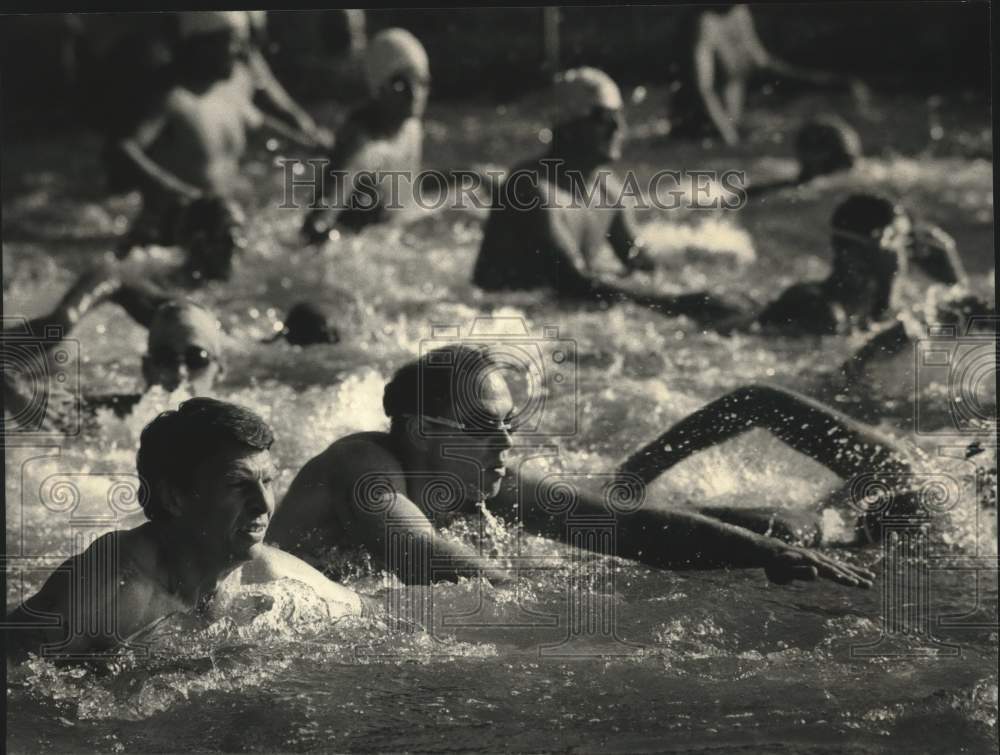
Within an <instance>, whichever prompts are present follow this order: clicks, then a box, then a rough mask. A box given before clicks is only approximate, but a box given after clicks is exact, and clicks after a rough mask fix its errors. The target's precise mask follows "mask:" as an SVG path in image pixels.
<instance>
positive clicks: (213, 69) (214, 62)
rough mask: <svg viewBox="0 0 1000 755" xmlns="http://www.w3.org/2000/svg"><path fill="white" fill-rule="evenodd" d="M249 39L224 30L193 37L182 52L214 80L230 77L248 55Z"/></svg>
mask: <svg viewBox="0 0 1000 755" xmlns="http://www.w3.org/2000/svg"><path fill="white" fill-rule="evenodd" d="M247 47H248V40H247V39H246V38H245V37H244V36H243V35H241V34H239V33H238V32H236V31H230V30H222V31H215V32H208V33H205V34H198V35H196V36H194V37H191V39H189V40H188V41H187V44H186V45H185V49H184V51H183V53H182V54H184V55H186V56H190V58H191V59H192V64H193V65H197V67H198V68H200V69H201V71H202V73H203V74H204V75H205V76H206V77H208V78H211V79H213V80H217V79H228V78H229V77H230V76H232V75H233V69H234V68H235V67H236V63H237V62H238V61H239V60H242V59H244V58H245V57H246V53H247Z"/></svg>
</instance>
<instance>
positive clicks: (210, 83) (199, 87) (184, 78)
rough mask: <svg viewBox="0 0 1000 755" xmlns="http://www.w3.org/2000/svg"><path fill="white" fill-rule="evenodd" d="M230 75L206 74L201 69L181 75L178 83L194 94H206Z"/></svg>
mask: <svg viewBox="0 0 1000 755" xmlns="http://www.w3.org/2000/svg"><path fill="white" fill-rule="evenodd" d="M228 78H229V77H219V76H206V75H205V74H203V73H201V72H200V71H188V72H186V73H183V74H181V75H180V77H179V80H178V83H179V84H180V86H182V87H184V88H185V89H187V90H188V91H189V92H193V93H194V94H205V93H206V92H207V91H208V90H209V89H211V88H212V87H214V86H215V85H216V84H218V83H220V82H223V81H226V80H227V79H228Z"/></svg>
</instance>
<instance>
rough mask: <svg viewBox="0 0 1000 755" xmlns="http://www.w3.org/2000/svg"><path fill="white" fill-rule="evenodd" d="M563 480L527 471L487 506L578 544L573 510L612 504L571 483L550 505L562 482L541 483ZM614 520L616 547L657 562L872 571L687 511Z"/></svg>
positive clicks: (826, 572) (820, 572)
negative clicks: (562, 508) (569, 501)
mask: <svg viewBox="0 0 1000 755" xmlns="http://www.w3.org/2000/svg"><path fill="white" fill-rule="evenodd" d="M560 483H561V480H560V479H559V477H558V475H557V476H555V477H554V478H552V479H551V480H541V481H538V480H532V479H529V478H526V477H522V478H521V479H520V480H517V481H515V480H513V479H512V480H511V481H510V483H509V484H508V485H506V486H505V487H504V489H503V490H502V491H501V494H500V495H499V496H498V497H497V498H496V499H494V501H495V504H494V501H491V503H490V508H491V510H497V511H498V513H503V514H505V515H511V514H514V513H515V512H517V513H519V515H520V518H521V522H522V524H523V525H524V527H525V529H527V530H529V531H531V532H535V533H538V534H540V535H545V536H547V537H552V538H558V539H561V540H564V541H566V542H569V543H570V544H572V545H576V546H578V547H579V546H580V545H581V542H578V541H577V539H576V538H573V534H572V532H571V529H570V526H569V525H571V524H572V521H573V518H574V517H581V516H582V517H587V516H588V515H589V516H594V517H597V518H598V519H599V520H604V521H607V519H608V515H609V513H610V512H609V509H608V507H607V505H606V504H605V501H604V499H603V497H602V496H600V495H594V494H592V493H589V492H587V491H583V490H580V491H575V492H576V495H575V505H574V508H573V509H572V510H571V511H569V512H563V513H561V514H559V515H554V514H552V513H549V512H548V511H546V509H545V508H544V507H543V506H541V505H540V504H539V502H540V501H556V502H561V501H564V500H565V490H564V489H562V490H558V489H553V490H551V491H550V492H547V491H546V490H545V488H546V486H550V485H559V484H560ZM514 491H517V492H514ZM519 501H520V504H521V505H518V503H519ZM614 527H615V533H616V538H617V540H616V542H615V544H614V546H615V555H617V556H621V557H623V558H629V559H633V560H635V561H639V562H641V563H644V564H647V565H648V566H654V567H657V568H661V569H715V568H722V567H733V568H762V569H764V571H765V573H766V574H767V577H768V579H770V580H771V581H772V582H775V583H777V584H787V583H789V582H792V581H794V580H807V581H810V580H815V579H817V578H823V579H829V580H832V581H834V582H838V583H840V584H843V585H849V586H851V587H865V588H867V587H871V585H872V580H873V579H874V574H872V572H870V571H868V570H867V569H862V568H858V567H854V566H850V565H847V564H843V563H840V562H838V561H836V560H834V559H832V558H828V557H826V556H824V555H822V554H819V553H815V552H813V551H810V550H807V549H805V548H798V547H794V546H789V545H786V544H785V543H783V542H781V541H780V540H777V539H776V538H772V537H766V536H763V535H758V534H756V533H754V532H751V531H750V530H748V529H744V528H743V527H737V526H734V525H731V524H726V523H724V522H721V521H719V520H718V519H713V518H710V517H707V516H702V515H700V514H694V513H689V512H686V511H678V510H672V509H662V508H656V509H653V508H652V507H650V506H643V507H640V508H639V510H637V511H635V512H634V513H620V514H616V515H615V516H614ZM582 544H583V547H591V546H592V547H594V548H595V549H598V548H599V549H602V552H604V550H603V549H604V548H606V547H607V544H606V543H604V542H603V541H602V539H601V538H595V539H594V540H593V541H589V540H587V539H584V540H583V541H582Z"/></svg>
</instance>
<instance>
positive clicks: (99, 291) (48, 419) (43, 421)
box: [2, 266, 225, 432]
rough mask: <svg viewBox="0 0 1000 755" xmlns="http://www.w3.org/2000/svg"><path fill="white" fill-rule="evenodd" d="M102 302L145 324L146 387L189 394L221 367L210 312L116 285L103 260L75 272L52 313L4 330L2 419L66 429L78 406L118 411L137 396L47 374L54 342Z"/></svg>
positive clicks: (218, 334) (206, 387) (26, 427)
mask: <svg viewBox="0 0 1000 755" xmlns="http://www.w3.org/2000/svg"><path fill="white" fill-rule="evenodd" d="M123 291H125V292H126V297H123V296H122V292H123ZM140 294H141V295H140ZM129 295H130V297H131V298H130V299H129V300H127V301H126V299H127V298H128V296H129ZM109 301H110V302H116V303H119V304H123V306H126V305H127V306H126V309H127V310H129V311H130V313H131V314H133V316H134V317H136V319H139V320H140V323H141V324H142V325H144V326H146V327H147V328H148V329H149V333H148V337H147V353H146V354H145V355H144V356H143V358H142V375H143V378H144V379H145V382H146V389H147V390H148V389H150V388H152V387H154V386H161V387H162V388H164V389H165V390H167V391H174V390H177V389H178V388H179V387H181V386H182V385H183V386H185V387H186V389H187V390H188V391H189V392H190V393H191V394H192V395H195V396H197V395H204V394H206V393H210V392H211V390H212V387H213V385H214V383H215V381H216V379H217V378H218V377H219V376H220V375H221V374H222V373H223V371H224V369H225V364H224V360H223V349H222V346H223V333H222V329H221V327H220V326H219V322H218V320H217V319H216V317H215V316H214V315H212V314H211V313H210V312H209V311H208V310H206V309H205V308H203V307H201V306H199V305H198V304H195V303H194V302H192V301H188V300H185V299H175V298H171V297H167V296H164V295H162V294H150V293H149V291H148V290H146V291H141V290H139V289H136V288H133V287H129V286H123V285H122V284H121V281H120V280H118V279H117V278H116V277H115V276H114V274H113V273H112V272H109V269H108V268H107V267H102V266H96V267H94V268H92V269H91V270H89V271H88V272H86V273H84V274H83V275H81V276H80V278H79V279H78V280H77V281H76V282H75V283H74V284H73V286H72V287H71V288H70V289H69V291H67V292H66V294H65V295H64V296H63V297H62V299H61V300H60V302H59V303H58V304H57V305H56V307H55V308H54V309H53V310H52V311H51V312H49V313H47V314H45V315H43V316H41V317H37V318H34V319H33V320H31V321H22V322H21V323H19V324H17V325H13V326H10V327H8V328H5V329H4V331H3V334H2V338H3V340H2V343H3V346H4V349H5V351H6V352H8V353H7V354H6V355H5V356H6V358H5V363H6V365H5V369H4V373H3V385H4V404H5V418H6V420H7V421H8V422H10V423H11V424H12V425H13V426H15V427H17V428H19V430H20V431H22V432H25V431H38V430H43V429H44V430H57V429H62V430H64V431H67V430H69V429H70V428H73V427H74V426H75V424H74V423H75V420H76V418H78V417H79V415H80V411H81V410H83V411H84V412H86V413H88V414H90V413H93V412H94V411H95V410H97V409H99V408H109V409H112V410H113V411H114V412H115V413H116V414H117V415H118V416H125V415H127V414H128V413H130V412H131V411H132V409H133V408H134V407H135V405H136V404H138V403H139V401H140V400H141V399H142V394H135V393H128V394H112V395H96V396H95V395H87V394H83V395H77V394H74V393H73V389H74V388H76V389H79V386H70V385H60V384H58V383H54V382H53V381H52V380H51V379H50V377H51V376H52V375H55V374H56V373H57V372H58V370H57V369H56V368H55V366H54V365H52V364H51V361H50V360H51V358H52V353H53V350H54V349H55V348H56V346H58V345H59V344H60V343H61V342H62V341H63V340H64V339H66V338H68V337H69V336H70V335H71V334H72V331H73V329H74V328H75V327H76V326H77V325H78V324H79V322H80V320H82V318H83V317H84V316H85V315H86V314H87V313H89V312H90V311H92V310H93V309H95V308H96V307H97V306H99V305H100V304H102V303H104V302H109ZM40 391H41V392H42V394H41V395H40V393H39V392H40Z"/></svg>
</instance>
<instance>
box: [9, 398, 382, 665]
mask: <svg viewBox="0 0 1000 755" xmlns="http://www.w3.org/2000/svg"><path fill="white" fill-rule="evenodd" d="M273 441H274V436H273V435H272V432H271V428H270V427H268V426H267V424H266V423H265V422H264V421H263V420H262V419H261V418H260V417H258V416H257V415H256V414H254V413H253V412H251V411H249V410H247V409H244V408H243V407H240V406H236V405H234V404H229V403H225V402H222V401H216V400H214V399H209V398H195V399H191V400H189V401H185V402H184V403H182V404H181V405H180V406H179V407H178V408H177V409H176V410H174V411H168V412H164V413H162V414H160V415H159V416H158V417H156V418H155V419H154V420H153V421H152V422H150V423H149V424H148V425H146V427H145V429H144V430H143V431H142V435H141V437H140V439H139V451H138V454H137V456H136V473H137V474H138V476H139V479H141V480H142V481H143V485H144V486H145V490H144V491H143V492H142V493H140V497H139V500H140V502H141V504H142V507H143V512H144V513H145V515H146V518H147V519H148V521H147V522H146V523H144V524H142V525H141V526H139V527H136V528H134V529H131V530H119V531H115V532H111V533H108V534H106V535H104V536H103V537H100V538H99V539H97V540H96V541H95V542H94V543H93V544H92V545H91V546H90V547H89V548H87V549H86V550H85V551H84V552H83V553H80V554H78V555H76V556H73V557H72V558H70V559H69V560H67V561H66V562H65V563H64V564H63V565H62V566H61V567H59V568H58V569H57V570H56V571H55V572H54V573H53V574H52V576H50V577H49V579H48V580H47V581H46V582H45V584H44V586H43V587H42V589H41V590H40V591H39V592H38V593H37V594H36V595H34V596H32V597H30V598H28V599H27V600H26V601H24V603H23V604H22V605H20V606H19V607H18V608H17V609H16V610H14V611H13V612H12V613H10V614H9V615H8V616H7V624H8V626H13V627H14V629H12V630H11V631H10V632H9V634H8V637H7V652H8V657H10V656H13V657H14V658H15V659H22V658H24V657H25V656H26V655H27V654H28V653H33V654H35V655H38V656H42V655H43V654H44V655H50V654H54V655H62V656H69V657H72V658H76V659H82V658H87V657H88V656H92V655H98V656H100V655H107V654H108V653H110V652H111V651H113V650H114V649H115V648H116V647H118V646H120V645H123V644H127V643H129V642H134V641H141V639H142V635H143V634H144V633H145V632H147V631H148V630H150V629H151V628H152V627H154V626H155V625H156V624H158V623H159V622H161V621H162V620H164V619H165V618H167V617H169V616H170V615H172V614H175V613H178V612H182V613H187V612H201V611H206V610H210V609H211V605H212V601H213V599H215V598H216V597H219V596H222V595H224V594H225V593H226V592H228V591H231V590H235V589H238V587H239V585H241V584H242V585H245V584H253V583H263V582H271V581H274V580H281V579H293V580H297V581H299V582H302V583H304V584H306V585H309V586H310V587H311V588H312V589H313V590H315V592H316V593H317V594H318V595H319V596H320V597H322V598H323V599H324V600H325V601H326V603H327V606H328V608H329V612H330V616H331V618H332V619H336V618H339V617H342V616H352V615H355V616H357V615H361V613H362V600H361V597H360V596H359V595H357V593H355V592H353V591H352V590H349V589H347V588H346V587H343V586H341V585H339V584H336V583H334V582H331V581H330V580H328V579H327V578H326V577H324V576H323V575H322V574H320V573H319V572H317V571H316V570H315V569H313V568H312V567H311V566H309V565H308V564H306V563H305V562H303V561H301V560H300V559H298V558H296V557H295V556H292V555H290V554H288V553H284V552H282V551H280V550H277V549H276V548H272V547H270V546H268V545H264V543H263V540H264V533H265V531H266V530H267V526H268V522H269V520H270V518H271V515H272V513H273V512H274V492H273V490H272V488H271V485H272V481H273V480H274V477H275V476H276V470H275V467H274V462H273V461H272V459H271V454H270V448H271V445H272V443H273ZM109 564H113V565H114V566H111V567H109V566H108V565H109Z"/></svg>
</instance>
